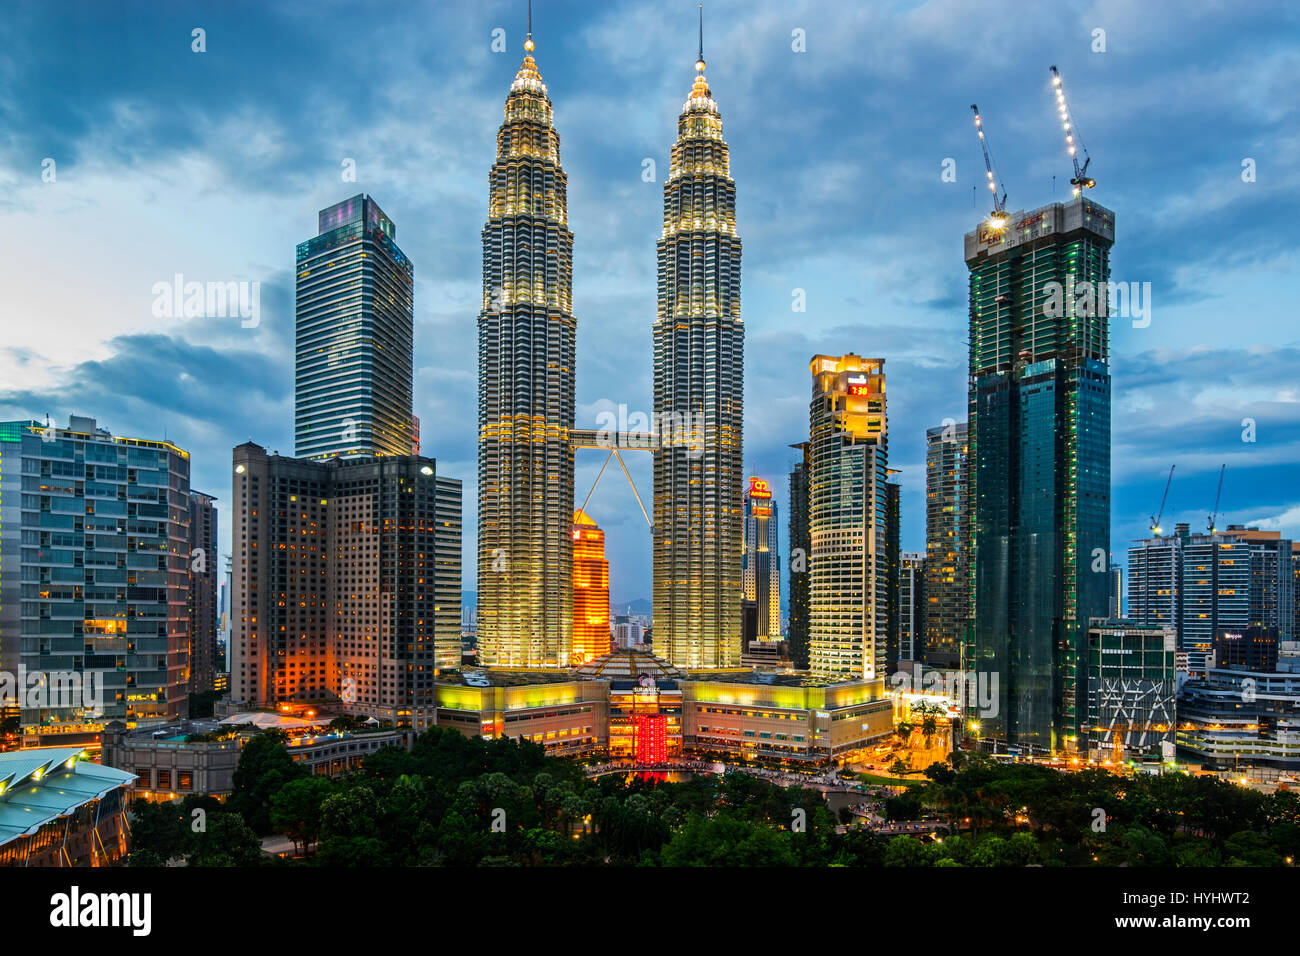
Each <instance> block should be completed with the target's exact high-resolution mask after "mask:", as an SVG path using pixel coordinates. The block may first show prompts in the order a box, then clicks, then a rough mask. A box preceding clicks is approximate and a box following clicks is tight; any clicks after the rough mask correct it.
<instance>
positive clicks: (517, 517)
mask: <svg viewBox="0 0 1300 956" xmlns="http://www.w3.org/2000/svg"><path fill="white" fill-rule="evenodd" d="M525 48H526V49H527V50H528V51H529V52H528V55H526V56H525V57H524V61H523V65H522V66H520V68H519V72H518V73H517V74H516V76H515V79H514V82H513V83H512V84H511V85H510V93H509V95H508V96H507V97H506V105H505V121H504V122H503V123H502V124H501V128H500V130H498V132H497V156H496V161H495V162H494V163H493V164H492V171H491V173H490V175H489V186H490V195H489V199H488V220H487V224H486V225H484V227H483V235H482V239H483V305H482V310H481V311H480V312H479V318H478V428H479V434H478V651H479V658H480V660H482V661H483V662H484V663H485V664H495V665H500V666H510V667H564V666H567V665H568V664H569V661H570V657H571V654H572V650H573V539H572V529H573V446H572V444H571V443H570V432H571V431H572V429H573V413H574V406H573V402H574V397H573V396H574V338H575V335H576V332H577V322H576V320H575V319H574V317H573V233H572V232H571V231H570V230H569V216H568V204H567V203H568V201H567V197H566V191H567V188H568V179H567V177H566V175H565V172H564V169H563V167H562V166H561V165H560V137H559V134H558V133H557V132H556V131H555V126H554V123H553V118H552V112H551V100H550V98H549V96H548V95H547V91H546V84H544V83H543V82H542V77H541V74H540V73H539V72H538V71H537V64H536V63H535V62H534V60H533V57H532V53H531V51H532V49H533V43H532V39H531V34H529V39H528V40H527V42H526V43H525Z"/></svg>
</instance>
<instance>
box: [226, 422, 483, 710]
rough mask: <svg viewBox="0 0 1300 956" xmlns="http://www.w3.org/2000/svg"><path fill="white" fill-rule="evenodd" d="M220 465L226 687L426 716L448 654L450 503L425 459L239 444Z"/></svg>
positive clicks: (267, 700)
mask: <svg viewBox="0 0 1300 956" xmlns="http://www.w3.org/2000/svg"><path fill="white" fill-rule="evenodd" d="M233 466H234V482H233V494H232V508H231V513H232V524H233V529H232V550H233V554H232V558H233V564H234V575H233V585H234V587H233V595H232V615H233V618H234V646H233V648H232V664H231V694H232V696H233V697H234V698H236V699H238V700H240V701H242V702H243V703H244V704H245V705H246V706H248V707H274V706H276V705H278V704H280V703H283V702H302V703H311V702H321V703H329V704H332V705H338V706H341V708H342V709H343V710H344V712H346V713H352V714H357V715H363V714H364V715H367V716H375V717H379V718H381V719H388V720H391V721H393V722H394V723H410V724H411V725H412V726H414V727H417V728H420V727H423V726H426V725H427V724H429V723H430V722H432V720H433V714H434V697H433V678H434V675H435V673H436V671H437V669H438V668H439V667H440V666H449V665H447V664H446V663H445V662H447V661H452V662H458V661H459V657H460V626H459V617H460V608H459V595H453V592H452V587H453V585H454V584H455V583H456V578H457V577H458V576H459V573H458V569H456V568H455V567H454V566H452V565H451V563H450V562H453V561H454V560H455V559H456V557H457V556H458V549H455V550H453V548H452V547H451V545H452V543H453V542H454V541H455V540H456V538H457V537H458V535H459V532H458V529H459V526H460V514H459V510H458V507H457V506H458V503H459V502H458V496H457V495H453V494H450V492H451V490H452V487H451V485H449V484H447V483H442V484H440V483H439V481H438V478H437V475H436V473H435V469H436V463H435V462H434V461H433V459H431V458H421V457H417V456H413V455H391V456H382V457H358V458H337V457H335V458H329V459H325V460H323V461H310V460H305V459H296V458H285V457H282V456H280V455H268V454H267V453H266V450H265V449H263V448H262V447H261V446H259V445H255V444H253V443H251V442H249V443H246V444H243V445H240V446H238V447H237V448H235V450H234V455H233ZM456 490H458V489H456ZM453 529H455V530H453ZM444 602H445V605H446V606H444Z"/></svg>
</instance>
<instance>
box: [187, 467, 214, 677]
mask: <svg viewBox="0 0 1300 956" xmlns="http://www.w3.org/2000/svg"><path fill="white" fill-rule="evenodd" d="M216 500H217V499H216V498H215V497H213V496H212V495H206V494H204V493H203V492H201V491H195V490H194V489H193V488H191V489H190V547H189V554H190V562H189V565H190V599H189V628H190V632H189V645H190V655H189V656H190V693H191V694H206V693H208V692H210V691H212V690H213V689H214V688H215V687H216V681H217V657H218V654H219V651H218V648H217V620H218V614H217V570H218V569H217V540H218V535H217V508H216V504H215V502H216Z"/></svg>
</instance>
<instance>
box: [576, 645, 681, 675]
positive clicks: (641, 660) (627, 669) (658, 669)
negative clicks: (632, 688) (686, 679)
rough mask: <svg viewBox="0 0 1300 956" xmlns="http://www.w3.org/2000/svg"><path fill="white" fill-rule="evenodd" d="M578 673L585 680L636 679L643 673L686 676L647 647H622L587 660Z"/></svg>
mask: <svg viewBox="0 0 1300 956" xmlns="http://www.w3.org/2000/svg"><path fill="white" fill-rule="evenodd" d="M577 673H578V676H579V677H581V678H582V679H583V680H636V679H637V678H638V677H640V676H641V675H642V674H649V675H650V676H651V677H653V678H654V679H655V680H677V679H680V678H681V677H683V676H685V675H684V674H683V672H682V671H681V670H679V669H678V668H676V667H673V666H672V665H671V664H669V663H668V662H667V661H666V660H664V659H663V658H662V657H656V656H655V655H654V652H653V651H651V650H649V649H648V648H645V647H627V648H620V649H619V650H616V651H613V652H611V653H609V654H606V655H604V656H603V657H597V658H596V659H595V660H590V661H587V663H585V664H583V665H582V666H581V667H579V668H578V670H577Z"/></svg>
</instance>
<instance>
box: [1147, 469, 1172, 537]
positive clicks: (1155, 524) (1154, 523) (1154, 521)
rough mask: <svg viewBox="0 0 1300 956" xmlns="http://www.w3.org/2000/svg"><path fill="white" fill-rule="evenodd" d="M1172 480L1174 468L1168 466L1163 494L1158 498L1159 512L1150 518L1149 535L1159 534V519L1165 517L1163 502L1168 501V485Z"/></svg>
mask: <svg viewBox="0 0 1300 956" xmlns="http://www.w3.org/2000/svg"><path fill="white" fill-rule="evenodd" d="M1173 480H1174V466H1173V465H1170V466H1169V477H1168V478H1166V479H1165V493H1164V494H1163V495H1161V497H1160V510H1159V511H1157V512H1156V513H1155V514H1153V515H1152V516H1151V533H1152V534H1156V535H1158V534H1160V519H1161V518H1163V517H1164V515H1165V502H1166V501H1168V500H1169V485H1170V484H1171V483H1172V482H1173Z"/></svg>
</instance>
